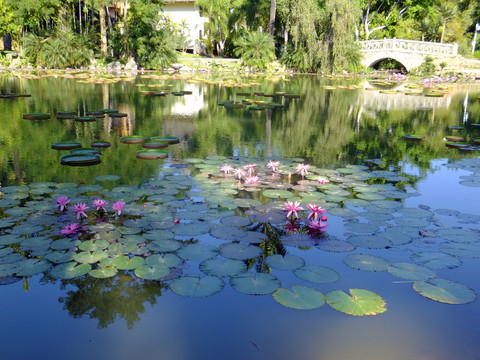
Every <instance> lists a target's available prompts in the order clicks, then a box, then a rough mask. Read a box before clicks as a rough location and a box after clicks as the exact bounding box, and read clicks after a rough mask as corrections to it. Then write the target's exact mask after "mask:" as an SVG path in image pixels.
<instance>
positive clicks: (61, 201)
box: [55, 196, 70, 211]
mask: <svg viewBox="0 0 480 360" xmlns="http://www.w3.org/2000/svg"><path fill="white" fill-rule="evenodd" d="M55 200H56V201H57V205H55V206H58V208H59V209H60V211H64V210H65V209H66V208H67V204H68V203H69V202H70V199H69V198H68V197H66V196H60V197H57V198H56V199H55Z"/></svg>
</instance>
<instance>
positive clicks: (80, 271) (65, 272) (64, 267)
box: [50, 262, 92, 279]
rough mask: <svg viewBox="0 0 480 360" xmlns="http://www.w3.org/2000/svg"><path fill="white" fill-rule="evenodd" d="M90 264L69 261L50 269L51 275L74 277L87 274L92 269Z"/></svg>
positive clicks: (62, 277)
mask: <svg viewBox="0 0 480 360" xmlns="http://www.w3.org/2000/svg"><path fill="white" fill-rule="evenodd" d="M91 268H92V267H91V266H90V264H78V263H76V262H68V263H64V264H60V265H57V266H55V267H54V268H52V269H51V270H50V275H52V277H54V278H57V279H74V278H77V277H80V276H83V275H85V274H87V273H88V272H89V271H90V270H91Z"/></svg>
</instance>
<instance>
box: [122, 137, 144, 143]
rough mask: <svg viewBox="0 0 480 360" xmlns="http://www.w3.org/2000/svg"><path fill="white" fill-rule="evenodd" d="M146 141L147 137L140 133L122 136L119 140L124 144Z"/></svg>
mask: <svg viewBox="0 0 480 360" xmlns="http://www.w3.org/2000/svg"><path fill="white" fill-rule="evenodd" d="M146 141H148V137H145V136H140V135H130V136H122V137H121V138H120V142H122V143H124V144H141V143H144V142H146Z"/></svg>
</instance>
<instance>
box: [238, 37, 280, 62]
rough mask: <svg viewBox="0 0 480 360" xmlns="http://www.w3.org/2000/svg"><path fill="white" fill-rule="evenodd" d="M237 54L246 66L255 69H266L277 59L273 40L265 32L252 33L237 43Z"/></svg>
mask: <svg viewBox="0 0 480 360" xmlns="http://www.w3.org/2000/svg"><path fill="white" fill-rule="evenodd" d="M236 46H237V47H236V48H235V54H236V55H237V56H240V57H241V59H242V61H243V62H244V64H245V65H247V66H249V67H252V68H254V69H259V70H261V69H265V68H266V67H267V65H268V63H269V62H271V61H272V60H273V59H275V45H274V43H273V38H272V37H271V36H270V35H269V34H267V33H263V32H258V31H252V32H249V33H247V34H245V35H244V36H243V37H241V38H240V39H239V40H238V41H237V42H236Z"/></svg>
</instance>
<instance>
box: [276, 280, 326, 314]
mask: <svg viewBox="0 0 480 360" xmlns="http://www.w3.org/2000/svg"><path fill="white" fill-rule="evenodd" d="M273 299H274V300H275V301H276V302H278V303H280V304H282V305H283V306H286V307H289V308H292V309H297V310H311V309H316V308H319V307H320V306H322V305H323V304H325V297H324V296H323V294H322V293H321V292H320V291H318V290H315V289H313V288H311V287H308V286H302V285H295V286H292V291H290V290H288V289H285V288H283V287H282V288H279V289H277V290H275V292H274V293H273Z"/></svg>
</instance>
